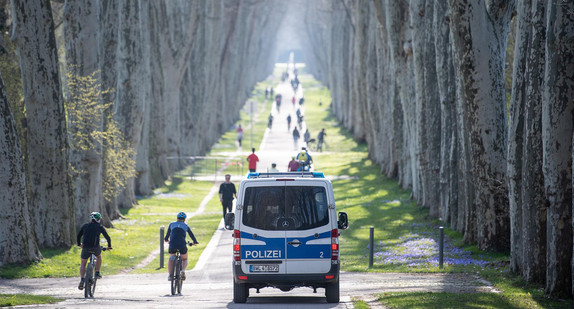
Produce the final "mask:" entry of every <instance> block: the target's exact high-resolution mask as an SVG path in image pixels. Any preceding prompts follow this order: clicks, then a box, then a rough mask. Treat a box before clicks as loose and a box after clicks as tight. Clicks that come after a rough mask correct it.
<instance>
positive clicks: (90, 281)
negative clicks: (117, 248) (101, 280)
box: [84, 247, 112, 298]
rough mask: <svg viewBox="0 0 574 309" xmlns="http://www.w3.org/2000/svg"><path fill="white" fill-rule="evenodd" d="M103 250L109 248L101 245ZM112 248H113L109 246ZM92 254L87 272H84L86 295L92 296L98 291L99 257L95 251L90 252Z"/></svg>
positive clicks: (87, 296) (86, 296)
mask: <svg viewBox="0 0 574 309" xmlns="http://www.w3.org/2000/svg"><path fill="white" fill-rule="evenodd" d="M100 248H101V249H102V251H106V250H108V248H105V247H100ZM109 249H110V250H111V249H112V248H109ZM90 253H91V254H92V255H91V256H90V260H89V261H88V264H87V265H86V272H85V273H84V297H85V298H90V297H94V293H95V292H96V281H97V280H98V278H96V262H97V259H98V258H97V257H96V254H95V252H94V251H91V252H90Z"/></svg>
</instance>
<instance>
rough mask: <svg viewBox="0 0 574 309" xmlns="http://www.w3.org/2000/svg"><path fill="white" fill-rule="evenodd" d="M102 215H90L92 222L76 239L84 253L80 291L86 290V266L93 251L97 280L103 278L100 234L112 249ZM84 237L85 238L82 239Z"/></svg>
mask: <svg viewBox="0 0 574 309" xmlns="http://www.w3.org/2000/svg"><path fill="white" fill-rule="evenodd" d="M101 219H102V215H101V214H100V213H99V212H92V213H91V214H90V222H89V223H86V224H84V225H82V227H81V228H80V231H79V232H78V237H77V239H76V242H77V245H78V247H82V253H81V254H80V258H81V263H80V284H79V285H78V289H80V290H83V289H84V274H85V272H86V264H87V263H88V258H89V257H90V256H91V255H92V251H93V252H94V254H95V255H96V257H97V260H96V274H95V275H96V278H97V279H100V278H102V275H100V267H102V248H101V247H100V234H102V235H104V238H105V239H106V241H107V242H108V248H107V249H111V248H112V240H111V238H110V236H109V235H108V232H106V229H105V228H104V227H103V226H102V225H101V224H100V221H101ZM82 237H83V238H82Z"/></svg>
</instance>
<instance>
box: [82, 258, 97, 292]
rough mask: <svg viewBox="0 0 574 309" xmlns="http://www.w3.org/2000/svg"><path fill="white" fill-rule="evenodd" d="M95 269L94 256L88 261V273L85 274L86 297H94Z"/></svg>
mask: <svg viewBox="0 0 574 309" xmlns="http://www.w3.org/2000/svg"><path fill="white" fill-rule="evenodd" d="M94 268H95V263H94V259H93V256H92V257H91V258H90V260H89V261H88V265H87V266H86V272H85V273H84V297H85V298H89V297H92V277H93V272H94Z"/></svg>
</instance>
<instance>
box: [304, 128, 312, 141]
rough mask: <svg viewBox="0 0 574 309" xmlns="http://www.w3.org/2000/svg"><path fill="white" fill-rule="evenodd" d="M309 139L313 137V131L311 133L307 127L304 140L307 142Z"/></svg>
mask: <svg viewBox="0 0 574 309" xmlns="http://www.w3.org/2000/svg"><path fill="white" fill-rule="evenodd" d="M309 139H311V133H309V129H306V130H305V134H303V140H304V141H305V144H307V143H308V142H309Z"/></svg>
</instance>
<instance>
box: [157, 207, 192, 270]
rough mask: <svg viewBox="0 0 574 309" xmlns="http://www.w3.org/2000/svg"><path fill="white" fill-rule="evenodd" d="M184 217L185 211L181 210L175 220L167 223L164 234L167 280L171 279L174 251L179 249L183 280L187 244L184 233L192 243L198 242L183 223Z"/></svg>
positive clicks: (185, 216)
mask: <svg viewBox="0 0 574 309" xmlns="http://www.w3.org/2000/svg"><path fill="white" fill-rule="evenodd" d="M185 218H187V215H186V214H185V212H183V211H182V212H180V213H178V214H177V221H174V222H172V223H170V224H169V227H168V228H167V233H166V234H165V238H164V240H165V242H168V241H169V262H168V264H167V268H168V273H169V274H170V275H169V276H168V278H167V280H168V281H171V270H172V269H173V261H174V260H175V252H176V251H177V250H179V253H180V254H181V260H182V265H181V268H182V271H181V280H185V268H186V267H187V245H186V243H185V233H187V234H189V237H191V240H193V244H194V245H197V244H198V242H197V240H196V239H195V235H193V232H192V231H191V229H190V228H189V226H188V225H187V224H186V223H185ZM170 236H171V237H170Z"/></svg>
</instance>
